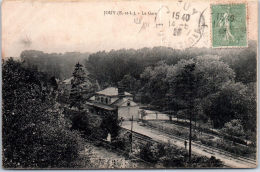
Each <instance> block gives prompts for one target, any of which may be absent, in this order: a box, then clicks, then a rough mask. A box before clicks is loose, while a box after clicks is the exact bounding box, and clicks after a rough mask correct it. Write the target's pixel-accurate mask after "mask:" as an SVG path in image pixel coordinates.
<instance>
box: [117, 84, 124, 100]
mask: <svg viewBox="0 0 260 172" xmlns="http://www.w3.org/2000/svg"><path fill="white" fill-rule="evenodd" d="M118 96H119V98H123V97H125V87H124V85H123V84H122V83H118Z"/></svg>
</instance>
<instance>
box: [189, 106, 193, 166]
mask: <svg viewBox="0 0 260 172" xmlns="http://www.w3.org/2000/svg"><path fill="white" fill-rule="evenodd" d="M191 116H192V115H191V110H190V135H189V163H190V164H191V134H192V133H191V131H192V123H191Z"/></svg>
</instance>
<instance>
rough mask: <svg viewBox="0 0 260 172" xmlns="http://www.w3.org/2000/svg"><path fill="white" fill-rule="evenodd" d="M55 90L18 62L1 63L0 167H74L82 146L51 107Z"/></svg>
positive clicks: (47, 80)
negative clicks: (0, 137)
mask: <svg viewBox="0 0 260 172" xmlns="http://www.w3.org/2000/svg"><path fill="white" fill-rule="evenodd" d="M56 87H57V85H56V84H55V83H54V80H53V78H52V79H51V78H49V77H47V76H46V75H45V74H43V73H40V72H38V71H35V70H33V69H30V68H29V69H27V68H24V67H23V66H22V64H21V63H20V62H17V61H14V60H13V59H11V58H10V59H9V60H7V61H5V62H4V63H3V120H2V121H3V165H4V167H6V168H15V167H18V168H49V167H52V168H59V167H63V168H66V167H76V165H77V160H78V158H79V152H80V151H81V150H82V149H83V146H84V145H83V144H84V142H83V140H82V139H81V137H80V136H79V134H78V133H77V132H74V131H70V130H69V125H68V122H67V121H66V120H65V118H64V116H63V114H62V111H61V109H60V107H59V104H56V103H55V97H56V96H55V95H56V93H55V92H56Z"/></svg>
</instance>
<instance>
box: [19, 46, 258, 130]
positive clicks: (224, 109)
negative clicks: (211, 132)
mask: <svg viewBox="0 0 260 172" xmlns="http://www.w3.org/2000/svg"><path fill="white" fill-rule="evenodd" d="M256 47H257V46H256V42H253V41H252V42H251V41H249V46H248V47H246V48H240V49H211V48H189V49H185V50H175V49H172V48H168V47H154V48H142V49H138V50H134V49H121V50H111V51H109V52H105V51H100V52H97V53H93V54H90V55H89V56H88V57H87V55H86V54H85V55H84V54H80V53H78V54H77V53H70V54H69V55H71V58H69V56H67V55H68V53H66V54H64V55H60V56H62V57H63V56H64V57H65V56H66V57H67V58H66V59H73V60H75V58H76V57H82V58H81V59H80V61H81V62H82V61H83V64H84V66H85V67H86V68H87V71H88V72H89V73H90V75H91V76H92V77H93V78H94V79H96V80H97V81H98V83H99V84H100V86H101V88H105V87H107V86H118V83H119V82H120V83H123V85H124V86H125V88H126V90H127V91H128V92H131V93H132V94H134V96H135V101H139V102H141V103H144V104H148V105H152V107H154V108H156V109H158V110H162V111H169V112H171V113H172V112H173V114H174V115H178V114H179V115H180V116H183V117H184V116H186V115H185V114H186V112H187V111H186V109H185V105H186V104H187V102H186V101H185V100H184V99H181V96H183V95H179V96H178V95H177V93H179V92H181V91H179V92H178V91H176V88H174V83H175V82H176V78H178V77H177V76H179V75H180V74H181V73H183V71H184V70H185V66H187V65H190V64H195V69H194V77H195V78H196V82H195V83H194V84H195V86H194V88H196V90H195V91H196V96H195V99H194V106H195V107H194V111H196V114H197V116H198V117H199V118H200V119H203V121H204V122H206V121H208V120H209V119H210V120H213V125H214V127H217V128H221V127H223V126H224V124H225V123H226V122H229V121H230V120H232V119H240V120H241V123H242V125H243V127H244V130H245V131H246V132H247V131H251V132H252V131H253V132H255V128H256V122H255V121H256ZM37 53H38V54H37ZM35 54H36V55H35ZM209 54H210V55H209ZM56 55H57V54H56ZM56 55H55V56H56ZM57 56H58V55H57ZM72 56H73V57H72ZM39 57H40V58H39ZM50 57H54V56H52V55H51V54H44V53H42V52H41V53H40V52H34V51H25V52H23V53H22V54H21V58H22V59H23V60H24V61H25V64H27V65H29V66H32V65H36V66H39V65H42V64H45V63H46V62H45V61H46V59H48V58H50ZM45 58H46V59H45ZM54 59H55V58H54ZM83 59H84V60H83ZM54 61H55V60H54ZM57 62H58V63H59V65H61V66H62V65H63V64H64V63H65V62H62V61H57ZM57 62H56V61H55V63H57ZM55 63H54V62H53V64H55ZM66 64H69V63H67V62H66ZM70 65H71V66H70V67H68V66H66V67H65V66H64V68H68V69H69V68H70V69H71V73H72V71H73V66H74V65H75V63H74V64H73V65H72V64H71V63H70ZM43 66H47V63H46V65H43ZM42 70H43V71H46V70H47V68H46V69H45V68H44V69H43V68H42ZM48 70H49V71H51V73H66V76H67V78H69V77H70V76H71V75H67V73H68V72H61V71H58V72H55V70H56V69H55V68H52V67H51V68H50V69H48ZM57 70H60V66H59V67H57ZM55 75H56V74H55ZM183 94H184V93H183Z"/></svg>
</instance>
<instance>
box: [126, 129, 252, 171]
mask: <svg viewBox="0 0 260 172" xmlns="http://www.w3.org/2000/svg"><path fill="white" fill-rule="evenodd" d="M146 127H148V128H151V129H155V130H158V131H160V132H162V133H163V134H165V135H166V136H168V137H169V138H171V139H175V140H178V141H181V142H184V140H186V139H185V138H182V137H177V136H174V135H172V134H170V133H168V132H165V131H161V130H160V129H158V128H156V127H151V126H146ZM124 129H125V130H128V131H129V132H131V130H129V129H126V128H124ZM132 132H133V138H136V139H139V140H143V141H146V142H151V143H152V142H153V143H163V141H158V140H154V139H153V138H151V137H149V136H146V135H143V134H140V133H138V132H136V131H132ZM173 144H174V143H173ZM192 145H193V146H195V147H197V148H199V149H202V150H203V151H204V152H207V153H209V154H212V155H213V156H214V155H215V153H218V154H220V155H224V156H226V157H228V158H229V159H233V160H234V161H242V162H246V163H248V164H251V165H256V160H254V159H251V158H247V157H241V156H237V155H235V154H232V153H230V152H227V151H223V150H220V149H218V148H214V147H211V146H204V145H201V144H198V143H196V142H192ZM195 154H196V153H195ZM227 167H228V166H227Z"/></svg>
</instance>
